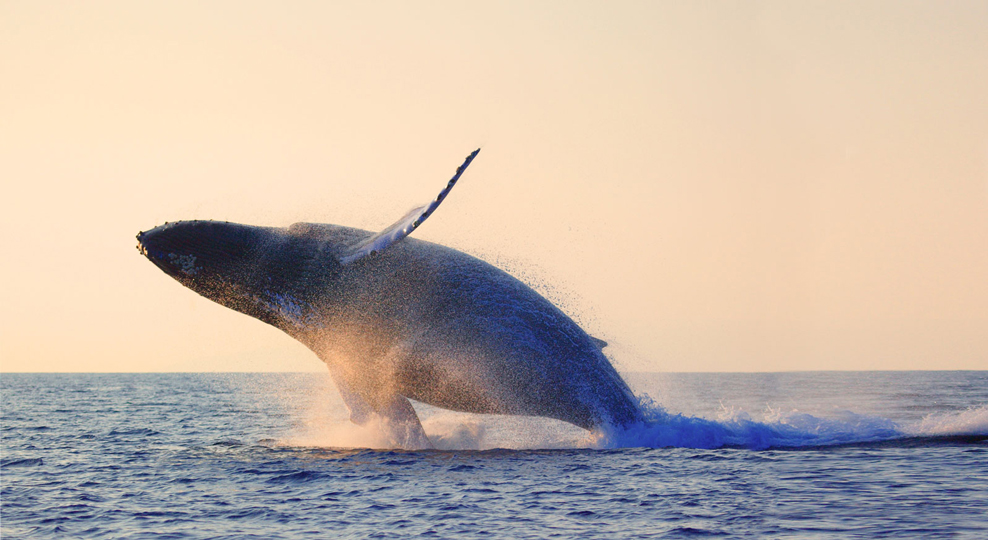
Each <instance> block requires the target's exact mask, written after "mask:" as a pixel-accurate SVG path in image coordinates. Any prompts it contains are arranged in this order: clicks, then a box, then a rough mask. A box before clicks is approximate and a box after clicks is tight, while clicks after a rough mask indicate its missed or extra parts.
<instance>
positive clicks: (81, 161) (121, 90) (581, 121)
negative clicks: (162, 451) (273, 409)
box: [0, 0, 988, 372]
mask: <svg viewBox="0 0 988 540" xmlns="http://www.w3.org/2000/svg"><path fill="white" fill-rule="evenodd" d="M986 59H988V2H984V1H982V0H978V1H971V2H941V1H930V2H905V1H898V0H896V1H889V2H860V1H849V2H833V1H825V2H803V1H801V2H742V3H727V2H723V3H719V2H709V3H706V2H685V1H684V2H657V1H649V2H640V3H632V2H530V1H519V2H508V1H503V2H483V3H480V2H472V3H471V2H396V3H386V2H354V3H349V4H343V3H330V2H291V3H288V2H243V1H214V2H182V1H169V2H156V3H151V2H129V1H119V2H36V1H33V0H32V1H24V2H20V1H10V0H2V1H0V181H2V182H3V190H2V197H0V242H2V243H0V250H2V253H3V256H2V259H0V263H2V266H0V283H2V285H0V293H2V297H0V307H2V309H0V370H2V371H8V372H9V371H256V370H262V371H296V370H313V371H320V370H324V369H325V367H324V366H323V364H322V363H321V362H320V361H319V360H318V359H317V358H316V357H315V356H314V355H313V354H311V353H310V352H308V350H307V349H305V348H304V347H303V346H302V345H300V344H298V343H296V342H294V341H293V340H292V339H291V338H289V337H288V336H286V335H284V334H282V333H281V332H280V331H278V330H276V329H275V328H273V327H269V326H267V325H265V324H263V323H261V322H259V321H256V320H253V319H251V318H249V317H247V316H244V315H241V314H239V313H236V312H233V311H231V310H229V309H226V308H223V307H221V306H219V305H216V304H213V303H212V302H210V301H209V300H206V299H204V298H201V297H199V296H197V295H196V294H195V293H193V292H192V291H190V290H187V289H185V288H183V287H182V286H181V285H179V284H178V283H177V282H176V281H174V280H172V279H171V278H169V277H168V276H166V275H165V274H164V273H162V272H161V271H160V270H158V269H157V268H156V267H155V266H154V265H152V264H151V263H150V262H148V261H147V260H145V259H144V258H143V257H142V256H141V255H140V254H139V253H138V252H137V251H136V249H135V244H136V241H135V240H134V235H135V234H137V232H138V231H140V230H147V229H149V228H151V227H154V226H156V225H159V224H161V223H163V222H165V221H176V220H181V219H193V218H199V219H222V220H230V221H237V222H242V223H251V224H259V225H278V226H283V225H289V224H291V223H293V222H296V221H316V222H326V223H336V224H341V225H348V226H357V227H362V228H367V229H372V230H376V229H379V228H381V227H384V226H386V225H388V224H390V223H391V222H392V221H394V220H395V219H396V218H398V217H400V216H401V215H402V214H403V213H404V212H405V211H406V210H408V209H409V208H411V207H413V206H416V205H418V204H420V203H423V202H425V201H427V200H429V199H430V198H431V197H433V196H434V195H435V193H437V192H438V190H439V188H441V187H442V186H443V184H444V183H445V181H446V180H447V179H448V178H449V176H450V175H451V174H452V172H453V170H454V169H455V168H456V166H457V165H458V164H459V163H460V162H461V161H462V159H463V158H464V157H465V156H466V155H467V154H468V153H469V152H470V151H471V150H473V149H474V148H476V147H478V146H482V147H483V150H482V152H481V153H480V155H479V157H478V158H477V160H476V161H475V162H474V164H473V165H472V166H471V168H470V169H469V171H468V172H467V173H466V174H465V175H464V177H463V179H462V180H461V182H460V184H459V185H458V186H457V188H456V189H455V190H454V191H453V192H452V194H451V195H450V196H449V198H448V199H447V200H446V202H445V203H444V204H443V206H442V208H441V209H440V210H439V211H438V212H437V213H436V214H435V215H434V216H433V217H432V218H431V219H430V220H429V221H428V222H427V223H426V224H425V225H424V226H423V227H422V228H421V229H419V230H418V231H416V233H415V236H416V237H418V238H422V239H426V240H430V241H434V242H438V243H442V244H446V245H449V246H452V247H455V248H457V249H461V250H464V251H467V252H469V253H471V254H474V255H477V256H480V257H482V258H484V259H485V260H487V261H489V262H492V263H494V264H496V265H498V266H500V267H502V268H505V269H506V270H508V271H510V272H512V273H513V274H515V275H516V276H518V277H520V278H522V279H523V280H524V281H526V282H527V283H529V284H530V285H533V286H534V287H536V288H537V289H538V290H539V291H541V292H544V293H546V294H547V295H548V296H549V297H550V298H551V299H552V300H554V301H556V302H557V303H558V304H559V305H560V306H561V307H562V308H563V309H564V310H565V311H567V312H568V313H569V314H570V315H572V316H574V318H576V319H577V321H579V322H580V323H582V324H583V325H584V327H585V328H587V329H588V330H589V331H590V332H591V333H592V334H594V335H596V336H599V337H602V338H604V339H606V340H608V341H609V342H611V344H612V346H611V347H610V348H609V352H610V353H611V355H612V358H613V360H614V361H615V363H616V364H617V365H618V367H619V369H622V370H637V371H640V370H644V371H782V370H829V369H836V370H848V369H988V99H986V98H985V96H988V60H986Z"/></svg>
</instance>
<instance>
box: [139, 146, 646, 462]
mask: <svg viewBox="0 0 988 540" xmlns="http://www.w3.org/2000/svg"><path fill="white" fill-rule="evenodd" d="M479 151H480V150H479V149H477V150H475V151H474V152H473V153H471V154H470V155H469V156H468V157H467V158H466V161H464V162H463V164H462V165H460V167H458V168H457V170H456V174H455V175H454V176H453V178H452V179H451V180H450V181H449V182H448V183H447V185H446V187H445V188H444V189H443V190H442V192H441V193H440V194H439V196H438V197H436V199H435V200H433V201H432V202H430V203H429V204H427V205H424V206H422V207H419V208H416V209H414V210H412V211H410V212H409V213H408V214H406V215H405V216H404V217H403V218H401V219H400V220H398V221H397V222H395V223H394V224H393V225H391V226H390V227H388V228H386V229H385V230H383V231H381V232H379V233H377V234H374V233H371V232H368V231H364V230H359V229H353V228H349V227H343V226H338V225H328V224H313V223H296V224H294V225H291V226H290V227H287V228H276V227H257V226H251V225H240V224H236V223H228V222H222V221H201V220H197V221H179V222H174V223H166V224H165V225H162V226H159V227H156V228H154V229H151V230H149V231H147V232H141V233H140V234H138V235H137V240H138V246H137V247H138V250H140V252H141V253H142V254H144V255H145V256H146V257H147V258H148V259H150V260H151V262H153V263H154V264H155V265H157V266H158V267H159V268H160V269H161V270H163V271H164V272H165V273H167V274H168V275H170V276H171V277H173V278H175V279H176V280H178V281H179V282H180V283H182V284H183V285H185V286H186V287H188V288H190V289H192V290H194V291H195V292H197V293H199V294H200V295H202V296H205V297H206V298H209V299H211V300H214V301H216V302H218V303H220V304H222V305H224V306H226V307H229V308H231V309H234V310H237V311H239V312H241V313H245V314H247V315H250V316H252V317H255V318H257V319H260V320H261V321H264V322H266V323H269V324H271V325H274V326H276V327H277V328H279V329H281V330H283V331H284V332H285V333H287V334H288V335H290V336H292V337H293V338H295V339H297V340H298V341H300V342H302V343H303V344H305V345H306V346H307V347H308V348H309V349H311V350H312V351H313V352H314V353H315V354H316V355H317V356H318V357H319V358H320V359H322V360H323V361H324V362H325V363H326V365H327V366H328V367H329V371H330V373H331V375H332V377H333V380H334V381H335V383H336V385H337V388H338V389H339V391H340V395H341V396H342V398H343V401H344V402H345V404H346V406H347V408H348V409H349V410H350V417H351V420H352V421H353V422H355V423H357V424H364V423H366V422H368V421H370V420H371V419H374V418H378V419H380V420H382V421H383V425H385V426H387V429H388V430H389V431H390V432H391V436H392V439H393V440H394V441H395V443H396V444H397V445H398V446H402V447H405V448H422V447H429V446H431V445H430V443H429V440H428V438H427V436H426V435H425V433H424V431H423V430H422V425H421V423H420V422H419V419H418V417H417V415H416V413H415V410H414V408H413V407H412V405H411V403H410V402H409V399H412V400H416V401H420V402H422V403H427V404H430V405H433V406H436V407H440V408H444V409H451V410H455V411H463V412H472V413H488V414H510V415H529V416H544V417H549V418H555V419H559V420H562V421H565V422H569V423H571V424H574V425H576V426H579V427H581V428H584V429H588V430H595V429H599V428H603V427H605V426H629V425H631V424H633V423H636V422H641V421H642V418H643V416H642V412H641V409H640V408H639V406H638V404H637V401H636V399H635V396H634V394H633V393H632V392H631V390H630V389H629V388H628V385H627V384H626V383H625V382H624V380H623V379H622V378H621V376H620V375H618V373H617V371H616V370H615V369H614V368H613V366H611V364H610V362H609V361H608V359H607V358H606V357H605V356H604V354H603V352H602V350H601V349H602V348H603V346H604V345H606V343H604V342H602V341H600V340H597V339H595V338H592V337H590V336H589V335H588V334H587V333H586V332H584V331H583V330H582V329H581V328H580V327H579V326H578V325H577V324H576V323H575V322H574V321H573V320H572V319H571V318H570V317H568V316H567V315H566V314H564V313H563V312H562V311H561V310H560V309H559V308H557V307H556V306H555V305H553V304H552V303H551V302H549V301H548V300H546V299H545V298H543V297H542V296H540V295H539V294H538V293H536V292H535V291H534V290H532V289H531V288H529V287H528V286H527V285H525V284H524V283H522V282H521V281H519V280H518V279H516V278H514V277H512V276H511V275H509V274H508V273H506V272H504V271H502V270H500V269H498V268H496V267H494V266H492V265H491V264H488V263H486V262H484V261H482V260H480V259H477V258H475V257H473V256H470V255H467V254H465V253H462V252H460V251H457V250H454V249H451V248H448V247H445V246H441V245H438V244H434V243H431V242H425V241H422V240H416V239H413V238H406V237H407V236H408V235H409V234H410V233H411V232H412V231H414V230H415V229H416V228H417V227H418V226H419V225H421V223H422V222H423V221H424V220H425V219H426V218H428V217H429V216H430V215H431V214H432V213H433V211H435V209H436V208H437V207H438V206H439V204H440V203H442V201H443V200H444V199H445V198H446V195H447V194H449V192H450V190H451V189H452V188H453V186H454V185H455V184H456V181H457V180H458V179H459V178H460V175H461V174H462V173H463V171H464V170H466V168H467V167H468V166H469V165H470V163H471V162H472V161H473V159H474V157H476V156H477V153H478V152H479Z"/></svg>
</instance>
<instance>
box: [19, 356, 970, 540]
mask: <svg viewBox="0 0 988 540" xmlns="http://www.w3.org/2000/svg"><path fill="white" fill-rule="evenodd" d="M628 379H629V382H630V384H631V385H632V387H633V388H634V389H635V390H636V392H638V393H639V394H647V395H648V396H650V397H651V399H652V400H653V402H654V403H653V404H652V405H651V409H650V411H651V413H650V414H651V415H652V417H653V419H654V420H655V421H656V424H655V425H652V426H641V427H638V428H634V429H631V430H628V431H627V432H623V433H606V434H596V435H589V434H587V433H586V432H584V431H582V430H580V429H577V428H573V427H571V426H568V425H566V424H562V423H560V422H556V421H551V420H545V419H528V418H506V417H496V416H478V415H466V414H458V413H450V412H446V411H441V410H438V409H433V408H430V407H426V406H419V405H417V406H416V407H417V409H418V410H419V412H420V416H421V417H422V418H423V424H424V426H425V429H426V432H427V433H428V434H429V436H430V438H431V439H432V440H433V442H434V443H435V444H436V445H437V446H438V447H439V448H441V449H439V450H430V451H418V452H411V451H401V450H388V449H378V450H370V449H366V447H378V448H381V447H386V446H387V444H388V441H387V440H386V438H382V437H383V436H382V435H381V434H380V432H379V431H377V430H375V429H374V428H373V427H370V428H367V429H358V428H355V427H352V426H351V425H350V424H349V423H348V422H347V421H346V412H345V409H344V408H343V405H342V402H341V401H340V399H339V395H338V394H337V393H336V391H335V389H334V388H333V385H332V382H331V381H330V380H329V378H328V376H325V375H321V374H45V375H37V374H3V375H0V394H2V456H0V490H2V491H0V501H2V506H0V535H2V537H3V538H4V539H8V538H9V539H14V538H337V537H341V538H345V537H361V538H363V537H381V538H391V537H395V536H413V535H414V536H418V535H423V536H432V537H439V538H472V537H485V538H547V537H562V538H570V537H580V538H608V539H610V538H689V537H706V536H719V537H725V538H741V537H749V538H750V537H759V538H771V537H778V538H833V537H839V538H847V537H861V538H877V537H894V538H901V537H917V538H988V372H985V371H979V372H905V373H901V372H900V373H787V374H632V375H630V376H629V377H628ZM344 447H351V448H349V449H348V448H344ZM353 447H365V448H364V449H354V448H353Z"/></svg>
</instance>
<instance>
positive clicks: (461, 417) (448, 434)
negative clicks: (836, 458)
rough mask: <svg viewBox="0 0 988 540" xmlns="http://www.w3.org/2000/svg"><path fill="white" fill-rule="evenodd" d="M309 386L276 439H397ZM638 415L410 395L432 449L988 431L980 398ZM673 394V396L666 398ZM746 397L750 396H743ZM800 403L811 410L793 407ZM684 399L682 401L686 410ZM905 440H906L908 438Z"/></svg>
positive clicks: (359, 444)
mask: <svg viewBox="0 0 988 540" xmlns="http://www.w3.org/2000/svg"><path fill="white" fill-rule="evenodd" d="M314 382H318V384H316V385H315V386H314V387H311V388H309V389H308V391H300V389H297V388H296V389H294V390H293V391H292V392H290V393H288V394H286V398H287V396H288V395H291V396H294V397H293V398H292V400H291V403H286V407H287V408H288V409H290V410H293V411H294V413H293V415H297V416H296V417H297V418H299V420H300V422H299V423H298V424H296V426H295V429H293V430H292V433H290V434H289V435H288V436H287V437H285V438H284V439H283V440H281V441H280V442H281V443H282V444H285V445H289V446H304V447H321V448H372V449H395V448H401V444H400V443H399V440H398V438H396V437H395V436H394V435H393V431H392V430H390V429H389V426H388V425H387V423H386V422H385V421H383V420H381V419H376V420H374V421H371V422H369V423H367V424H365V425H363V426H357V425H355V424H353V423H352V422H350V420H349V414H348V412H347V410H346V407H345V406H344V405H343V403H342V400H341V399H340V397H339V395H338V394H337V392H336V390H335V387H334V386H333V383H332V381H331V379H329V376H328V375H326V376H324V377H321V378H319V379H315V380H314ZM639 396H640V397H639V406H640V408H641V409H642V410H643V411H645V418H646V420H645V422H642V423H639V424H636V425H632V426H630V427H628V428H626V429H619V428H611V429H607V430H600V431H597V432H593V433H590V432H587V431H585V430H582V429H580V428H577V427H575V426H573V425H570V424H567V423H565V422H561V421H557V420H551V419H548V418H541V417H527V416H502V415H485V414H470V413H461V412H454V411H449V410H446V409H440V408H436V407H431V406H429V405H424V404H422V403H415V404H414V405H415V409H416V412H417V413H418V416H419V417H420V418H421V419H422V426H423V429H424V430H425V433H426V435H427V436H428V437H429V440H430V441H431V442H432V445H433V446H434V448H435V449H437V450H491V449H498V448H503V449H514V450H534V449H616V448H667V447H678V448H698V449H713V448H725V447H727V448H747V449H753V450H764V449H772V448H776V449H783V448H785V449H792V448H813V447H825V446H834V445H849V444H850V445H853V444H870V443H879V444H884V443H886V442H887V443H889V444H899V442H905V443H909V441H917V440H920V441H931V440H932V441H934V442H935V441H937V440H945V441H949V440H950V439H951V438H957V437H960V438H974V439H976V440H984V439H985V438H988V405H979V406H974V407H970V408H967V409H963V410H954V411H949V412H943V411H939V412H932V413H929V414H927V415H926V416H923V417H921V418H918V419H916V420H892V419H889V418H885V417H883V416H881V415H877V414H859V413H856V412H852V411H848V410H841V409H837V408H831V407H829V406H828V404H827V403H826V402H824V403H820V402H819V401H817V400H815V399H813V398H805V399H801V400H798V401H796V402H793V403H791V404H790V406H788V407H786V408H783V407H781V406H777V407H775V408H772V407H767V408H765V410H764V411H762V412H759V413H752V412H749V411H747V410H744V409H741V408H736V407H733V406H724V405H721V407H720V409H719V410H716V409H711V408H706V409H705V410H706V411H707V412H705V413H702V416H696V415H691V414H680V413H674V412H670V411H669V410H668V409H667V408H666V407H664V406H662V405H659V404H658V403H655V402H654V401H653V400H651V399H650V398H649V397H648V395H647V394H646V393H644V392H643V393H641V394H639ZM672 401H673V402H675V399H673V400H672ZM750 404H751V405H753V404H754V403H753V402H752V403H750ZM800 407H808V409H807V410H810V411H812V414H809V413H807V412H805V410H799V408H800ZM689 409H690V407H687V410H689ZM910 444H911V443H910Z"/></svg>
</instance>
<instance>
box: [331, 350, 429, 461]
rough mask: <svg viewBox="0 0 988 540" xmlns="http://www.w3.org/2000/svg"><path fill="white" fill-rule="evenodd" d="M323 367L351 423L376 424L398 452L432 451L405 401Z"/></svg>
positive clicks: (420, 423) (378, 387)
mask: <svg viewBox="0 0 988 540" xmlns="http://www.w3.org/2000/svg"><path fill="white" fill-rule="evenodd" d="M327 365H329V366H330V373H331V374H332V376H333V381H334V382H335V383H336V389H337V390H339V392H340V397H341V398H343V404H344V405H346V407H347V409H348V410H349V411H350V421H351V422H353V423H354V424H357V425H358V426H364V425H367V424H369V423H370V422H372V421H374V420H378V421H380V422H381V428H382V429H383V430H384V431H385V432H386V433H387V434H388V435H389V436H390V437H391V438H392V439H393V440H392V442H393V443H394V444H395V445H397V446H399V447H401V448H432V441H430V440H429V437H428V436H427V435H426V434H425V430H424V429H422V422H421V421H420V420H419V417H418V414H416V413H415V408H414V407H412V403H411V402H410V401H409V400H408V398H406V397H404V396H402V395H399V394H397V393H395V392H393V391H389V390H386V389H384V388H382V386H381V385H368V384H366V382H365V383H364V384H361V383H360V382H358V381H357V380H355V379H353V378H352V377H349V376H347V374H345V373H343V372H342V371H341V370H340V369H334V365H333V364H331V363H329V362H327Z"/></svg>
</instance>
